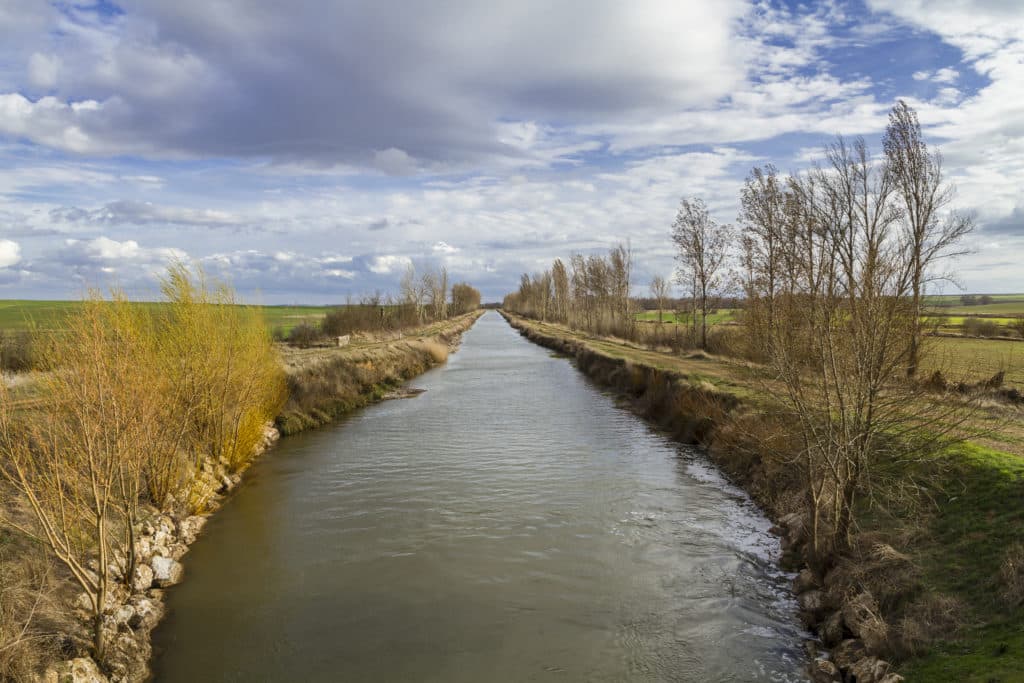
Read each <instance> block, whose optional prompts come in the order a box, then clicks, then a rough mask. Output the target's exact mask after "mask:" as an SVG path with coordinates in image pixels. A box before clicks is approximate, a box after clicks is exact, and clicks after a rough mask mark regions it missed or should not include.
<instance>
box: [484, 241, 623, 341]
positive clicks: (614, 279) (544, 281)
mask: <svg viewBox="0 0 1024 683" xmlns="http://www.w3.org/2000/svg"><path fill="white" fill-rule="evenodd" d="M632 268H633V261H632V254H631V252H630V250H629V248H628V247H626V246H623V245H621V244H620V245H618V246H617V247H615V248H614V249H612V250H610V251H609V252H608V255H607V256H604V257H602V256H599V255H596V254H594V255H590V256H586V257H585V256H583V255H582V254H573V255H572V257H571V258H570V260H569V268H566V266H565V264H564V263H563V262H562V260H561V259H555V261H554V263H553V264H552V265H551V268H550V270H545V271H543V272H541V273H535V274H533V275H530V274H527V273H524V274H523V275H522V278H521V279H520V283H519V290H518V291H516V292H513V293H512V294H509V295H508V296H506V297H505V300H504V302H503V306H504V307H505V308H506V309H508V310H510V311H515V312H516V313H519V314H521V315H526V316H530V317H533V318H537V319H538V320H542V321H544V320H550V321H554V322H561V323H565V324H568V325H571V326H573V327H579V328H583V329H586V330H588V331H592V332H597V333H600V334H614V335H617V336H622V337H627V338H628V337H632V333H633V329H634V327H635V325H636V321H635V317H634V312H635V306H634V302H633V299H632V298H631V296H630V289H631V279H630V278H631V273H632Z"/></svg>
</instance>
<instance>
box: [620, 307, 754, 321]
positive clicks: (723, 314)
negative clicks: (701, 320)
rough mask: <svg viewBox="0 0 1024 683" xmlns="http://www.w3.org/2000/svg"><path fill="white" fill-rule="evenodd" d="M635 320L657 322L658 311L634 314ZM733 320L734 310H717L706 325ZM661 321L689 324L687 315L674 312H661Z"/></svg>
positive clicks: (734, 317) (709, 317)
mask: <svg viewBox="0 0 1024 683" xmlns="http://www.w3.org/2000/svg"><path fill="white" fill-rule="evenodd" d="M636 319H637V320H641V321H645V322H658V311H640V312H639V313H637V314H636ZM735 319H736V309H734V308H719V309H718V310H716V311H715V312H714V313H712V314H710V315H709V316H708V325H717V324H719V323H725V322H732V321H733V320H735ZM662 320H663V321H664V322H666V323H680V324H685V323H689V317H688V316H687V315H685V314H684V315H678V314H677V313H676V312H675V311H663V312H662Z"/></svg>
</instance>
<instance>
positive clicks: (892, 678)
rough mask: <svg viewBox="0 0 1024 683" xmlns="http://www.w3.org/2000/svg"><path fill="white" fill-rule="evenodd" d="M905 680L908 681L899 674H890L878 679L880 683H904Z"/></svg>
mask: <svg viewBox="0 0 1024 683" xmlns="http://www.w3.org/2000/svg"><path fill="white" fill-rule="evenodd" d="M904 680H906V679H904V678H903V676H900V675H899V674H893V673H889V674H885V676H883V677H882V678H880V679H878V683H903V681H904Z"/></svg>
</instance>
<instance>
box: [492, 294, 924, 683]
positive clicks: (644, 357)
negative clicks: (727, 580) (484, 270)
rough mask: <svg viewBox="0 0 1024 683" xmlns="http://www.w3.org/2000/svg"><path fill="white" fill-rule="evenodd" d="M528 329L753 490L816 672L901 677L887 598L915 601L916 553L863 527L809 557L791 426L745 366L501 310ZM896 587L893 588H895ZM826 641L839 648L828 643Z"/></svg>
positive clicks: (869, 679) (874, 679)
mask: <svg viewBox="0 0 1024 683" xmlns="http://www.w3.org/2000/svg"><path fill="white" fill-rule="evenodd" d="M502 315H503V316H504V317H505V319H506V320H508V322H509V323H510V324H511V325H512V326H513V327H514V328H516V329H517V330H519V332H520V334H522V335H523V336H524V337H526V338H527V339H529V340H530V341H533V342H535V343H537V344H540V345H542V346H545V347H547V348H550V349H554V350H555V351H558V352H559V353H562V354H565V355H566V356H569V357H571V358H573V359H574V360H575V362H576V365H577V366H578V368H579V369H580V370H581V371H582V372H584V373H585V374H586V375H588V376H589V377H590V378H592V379H593V380H594V381H595V382H597V383H598V384H601V385H603V386H605V387H609V388H611V389H613V390H615V391H617V392H618V393H619V394H621V395H622V396H623V397H624V398H626V399H627V400H628V401H629V405H630V406H631V407H632V409H633V410H634V412H636V413H637V414H639V415H640V416H642V417H644V418H645V419H647V420H649V421H650V422H652V423H654V424H656V425H657V426H658V427H660V428H661V429H663V430H665V431H667V432H668V433H670V434H672V435H673V436H674V437H675V438H676V439H677V440H679V441H681V442H683V443H688V444H698V445H701V446H703V447H704V448H705V449H706V450H707V452H708V454H709V456H710V457H711V459H712V460H713V461H714V462H715V464H716V465H717V466H718V467H719V468H720V469H721V470H722V471H723V472H724V473H725V474H726V475H727V476H729V477H730V478H731V479H732V480H733V481H734V482H735V483H736V484H738V485H740V486H741V487H743V488H744V489H745V490H746V491H748V492H749V493H750V494H751V496H752V497H753V498H754V499H755V500H756V501H757V502H758V504H759V505H760V506H761V507H762V508H763V509H764V510H765V512H766V513H767V514H768V516H769V517H770V518H771V519H772V520H774V522H775V523H776V526H775V527H774V529H773V530H774V531H775V532H776V533H778V535H780V536H781V544H782V550H783V555H782V564H783V566H784V567H785V568H787V569H789V570H792V571H797V572H799V573H798V575H797V577H796V579H795V580H794V585H793V588H794V592H795V593H796V594H797V596H798V602H799V605H800V610H801V618H802V620H803V621H804V623H805V625H806V626H807V627H808V628H809V629H811V630H813V631H814V632H815V633H817V634H818V636H819V640H818V641H813V642H809V643H808V650H809V651H810V654H811V663H810V670H809V675H810V676H811V678H812V680H813V681H816V682H818V681H851V680H855V681H857V682H858V683H883V682H884V683H896V682H897V681H900V680H903V678H902V677H901V676H900V675H899V674H897V673H895V667H893V666H892V665H891V664H890V662H889V661H887V660H888V659H889V658H890V656H891V655H890V653H891V651H892V650H891V648H890V643H891V641H892V638H891V637H890V636H891V634H890V633H889V632H888V629H889V626H888V625H887V624H886V623H885V621H884V620H883V619H881V618H880V616H879V611H880V608H879V606H878V601H879V599H881V600H883V601H884V600H899V601H905V600H910V599H911V597H910V594H911V593H913V592H915V591H919V590H920V584H919V582H917V578H916V575H915V573H914V569H913V567H912V566H911V564H912V563H911V561H910V560H909V558H907V557H906V556H905V555H903V554H902V553H899V552H897V551H896V550H894V549H893V548H892V547H891V546H890V545H888V544H887V543H886V542H884V540H882V539H881V537H879V536H870V535H868V534H862V535H861V538H859V539H858V543H857V548H856V549H855V550H854V551H853V552H851V553H850V554H849V556H843V557H836V558H835V559H834V562H833V564H832V565H831V566H830V567H828V569H827V570H825V571H822V570H819V571H812V570H811V569H810V568H809V567H808V566H807V564H806V560H805V553H804V548H805V545H806V541H807V534H806V533H805V525H804V515H803V509H804V507H803V494H802V492H801V491H802V487H801V481H800V479H799V475H798V472H797V469H796V468H795V467H794V466H793V464H792V460H791V457H790V456H787V455H786V453H787V452H789V453H791V452H793V450H794V449H793V448H792V447H791V446H790V445H789V444H787V443H785V439H786V438H787V437H786V436H785V434H786V430H784V429H782V428H781V425H780V424H779V422H778V418H777V416H775V415H773V411H772V410H771V408H770V399H766V398H765V397H764V396H759V395H757V393H756V391H755V390H754V388H752V385H751V383H750V382H749V381H748V380H745V379H744V376H743V369H742V367H740V366H736V367H732V366H730V364H729V363H726V362H724V361H722V362H720V361H717V360H716V359H714V358H711V357H708V356H706V355H704V354H700V353H696V354H693V355H691V356H690V357H688V358H687V357H679V356H673V355H671V354H660V353H656V352H651V351H649V350H645V349H641V348H639V347H635V346H633V345H630V344H626V343H622V342H615V341H612V340H606V339H598V338H590V337H587V336H585V335H581V334H578V333H575V332H573V331H570V330H568V329H565V328H561V327H556V326H553V325H546V324H538V323H536V322H534V321H530V320H526V319H523V318H521V317H518V316H515V315H512V314H508V313H507V312H505V311H502ZM887 591H888V592H887ZM876 595H877V596H881V598H876V597H875V596H876ZM820 646H824V647H825V648H828V649H829V650H830V652H829V653H828V654H827V656H826V654H825V652H819V647H820Z"/></svg>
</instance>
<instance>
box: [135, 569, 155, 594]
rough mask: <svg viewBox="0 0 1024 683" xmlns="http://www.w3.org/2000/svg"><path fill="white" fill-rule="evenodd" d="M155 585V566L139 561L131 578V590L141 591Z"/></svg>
mask: <svg viewBox="0 0 1024 683" xmlns="http://www.w3.org/2000/svg"><path fill="white" fill-rule="evenodd" d="M151 586H153V568H152V567H151V566H150V565H148V564H142V563H141V562H139V563H138V564H136V565H135V573H134V574H133V575H132V578H131V590H133V591H134V592H136V593H141V592H142V591H145V590H147V589H148V588H150V587H151Z"/></svg>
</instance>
